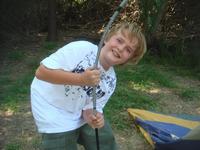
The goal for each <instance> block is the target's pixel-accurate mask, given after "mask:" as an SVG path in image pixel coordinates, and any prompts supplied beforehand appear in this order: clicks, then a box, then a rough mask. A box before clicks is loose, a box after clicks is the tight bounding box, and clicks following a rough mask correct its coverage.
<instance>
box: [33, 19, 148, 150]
mask: <svg viewBox="0 0 200 150" xmlns="http://www.w3.org/2000/svg"><path fill="white" fill-rule="evenodd" d="M97 50H98V47H97V46H96V45H94V44H92V43H90V42H88V41H75V42H71V43H69V44H67V45H65V46H64V47H62V48H60V49H59V50H57V51H56V52H55V53H53V54H51V55H50V56H49V57H47V58H45V59H44V60H42V61H41V63H40V66H39V67H38V69H37V71H36V74H35V78H34V80H33V82H32V84H31V106H32V112H33V116H34V120H35V122H36V125H37V128H38V131H39V132H40V133H41V134H42V147H43V149H54V150H56V149H58V150H62V149H63V150H64V149H65V150H66V149H70V150H77V143H79V144H82V145H83V146H84V147H85V149H86V150H94V149H95V147H96V141H95V133H94V131H93V128H99V136H100V147H101V149H102V150H116V149H117V146H116V142H115V138H114V136H113V133H112V130H111V127H110V125H109V123H108V122H107V121H106V120H105V119H104V115H103V108H104V106H105V105H106V103H107V102H108V100H109V98H110V96H111V95H112V94H113V92H114V90H115V87H116V75H115V71H114V68H113V66H115V65H120V64H125V63H127V62H128V61H132V62H133V63H134V64H136V63H137V62H138V61H139V60H140V59H141V58H142V56H143V55H144V53H145V51H146V41H145V37H144V35H143V34H142V32H141V31H140V29H139V27H138V26H137V25H136V24H131V23H121V24H118V25H116V26H114V27H113V28H112V29H111V31H110V32H109V33H108V35H107V37H106V39H105V42H104V46H103V47H102V49H101V53H100V57H99V62H98V69H92V67H93V65H94V62H95V59H96V54H97ZM94 85H96V87H97V90H96V95H97V114H96V116H95V115H94V114H93V111H92V108H93V103H92V86H94Z"/></svg>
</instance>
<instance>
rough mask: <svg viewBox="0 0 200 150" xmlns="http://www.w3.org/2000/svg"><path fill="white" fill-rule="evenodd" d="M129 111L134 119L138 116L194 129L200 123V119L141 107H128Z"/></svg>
mask: <svg viewBox="0 0 200 150" xmlns="http://www.w3.org/2000/svg"><path fill="white" fill-rule="evenodd" d="M127 111H128V113H129V114H130V115H131V116H132V117H133V119H135V117H137V118H140V119H142V120H147V121H157V122H165V123H173V124H176V125H180V126H183V127H186V128H189V129H193V128H195V127H197V126H199V125H200V122H199V121H190V120H185V119H181V118H177V117H173V116H167V115H163V114H158V113H153V112H150V111H146V110H141V109H133V108H128V109H127Z"/></svg>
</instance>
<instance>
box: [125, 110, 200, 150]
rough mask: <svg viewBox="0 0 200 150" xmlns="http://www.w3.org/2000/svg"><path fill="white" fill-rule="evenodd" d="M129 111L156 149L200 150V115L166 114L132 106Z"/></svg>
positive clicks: (136, 124)
mask: <svg viewBox="0 0 200 150" xmlns="http://www.w3.org/2000/svg"><path fill="white" fill-rule="evenodd" d="M128 112H129V115H130V116H131V117H132V118H133V120H134V124H135V126H136V127H138V129H139V130H140V131H141V133H142V134H143V135H144V137H145V138H146V139H147V141H148V142H149V143H150V144H151V145H152V146H153V148H155V150H200V116H194V115H183V114H182V115H176V114H173V115H165V114H159V113H155V112H151V111H146V110H140V109H132V108H129V109H128ZM190 133H191V134H190ZM187 135H189V136H187ZM184 137H186V138H184Z"/></svg>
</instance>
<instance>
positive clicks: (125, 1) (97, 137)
mask: <svg viewBox="0 0 200 150" xmlns="http://www.w3.org/2000/svg"><path fill="white" fill-rule="evenodd" d="M127 2H128V0H123V1H122V2H121V3H120V5H119V7H118V8H117V9H116V10H115V12H114V14H113V15H112V17H111V18H110V20H109V22H108V24H107V26H106V28H105V31H104V33H103V35H102V37H101V40H100V42H99V45H98V51H97V55H96V60H95V63H94V69H96V68H98V61H99V56H100V52H101V48H102V46H103V43H104V40H105V37H106V35H107V33H108V31H109V29H110V27H111V25H112V23H113V21H114V20H115V19H116V17H117V16H118V14H119V12H120V11H121V10H122V9H123V8H124V7H125V5H126V4H127ZM92 98H93V99H92V100H93V113H94V114H95V115H96V113H97V111H96V86H93V91H92ZM95 134H96V145H97V150H100V146H99V135H98V129H97V128H95Z"/></svg>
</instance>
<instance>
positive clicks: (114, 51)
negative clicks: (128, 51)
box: [112, 50, 120, 58]
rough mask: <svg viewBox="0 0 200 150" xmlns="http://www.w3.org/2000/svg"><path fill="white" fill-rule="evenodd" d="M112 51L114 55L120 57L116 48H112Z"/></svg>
mask: <svg viewBox="0 0 200 150" xmlns="http://www.w3.org/2000/svg"><path fill="white" fill-rule="evenodd" d="M112 53H113V55H114V56H115V57H117V58H120V55H119V54H118V52H117V51H116V50H112Z"/></svg>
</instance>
